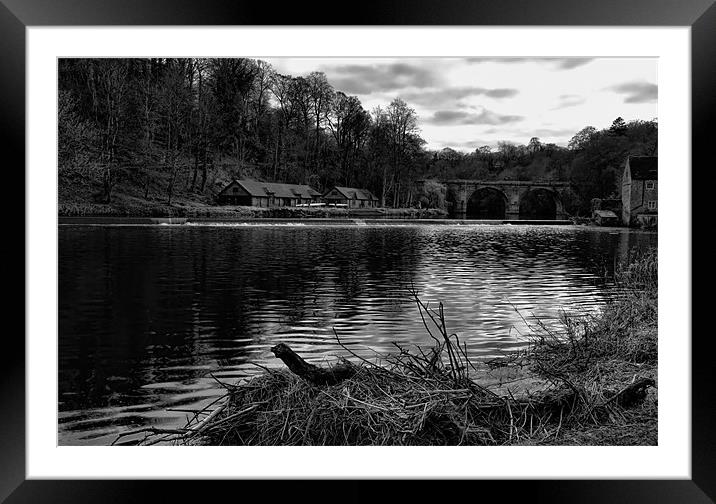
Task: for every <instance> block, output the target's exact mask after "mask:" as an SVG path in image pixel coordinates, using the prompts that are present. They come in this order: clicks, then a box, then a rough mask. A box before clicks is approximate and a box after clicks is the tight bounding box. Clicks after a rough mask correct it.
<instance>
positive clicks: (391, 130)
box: [385, 98, 424, 208]
mask: <svg viewBox="0 0 716 504" xmlns="http://www.w3.org/2000/svg"><path fill="white" fill-rule="evenodd" d="M385 121H386V124H387V131H388V140H389V144H390V150H391V168H392V172H393V173H392V179H393V183H392V186H393V206H394V207H396V208H397V207H398V206H399V204H400V188H401V178H402V176H403V171H404V168H405V167H406V161H407V158H408V154H409V152H410V150H411V147H415V144H416V143H418V144H419V143H420V142H424V141H423V140H422V139H421V138H420V137H419V136H418V134H419V131H420V130H419V129H418V116H417V114H416V113H415V109H412V108H410V107H408V104H407V103H405V101H403V100H402V99H400V98H395V99H394V100H393V101H391V102H390V104H389V105H388V108H387V109H386V111H385Z"/></svg>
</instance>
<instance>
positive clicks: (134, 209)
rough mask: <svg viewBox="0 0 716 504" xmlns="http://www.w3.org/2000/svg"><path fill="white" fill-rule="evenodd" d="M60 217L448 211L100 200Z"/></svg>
mask: <svg viewBox="0 0 716 504" xmlns="http://www.w3.org/2000/svg"><path fill="white" fill-rule="evenodd" d="M57 213H58V216H59V217H82V218H86V217H92V218H101V217H109V218H122V217H124V218H174V219H176V218H186V219H194V220H197V219H216V220H244V219H279V218H284V219H306V218H351V217H356V218H360V217H383V218H413V219H419V218H441V217H445V216H447V212H446V211H445V210H441V209H435V208H424V209H418V208H351V209H348V208H336V207H274V208H259V207H245V206H214V205H203V204H197V203H186V204H177V205H171V206H169V205H148V204H144V203H142V204H136V205H121V204H117V205H102V204H97V203H81V204H80V203H64V204H60V205H58V209H57Z"/></svg>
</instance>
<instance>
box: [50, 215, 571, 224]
mask: <svg viewBox="0 0 716 504" xmlns="http://www.w3.org/2000/svg"><path fill="white" fill-rule="evenodd" d="M58 224H59V225H61V226H62V225H99V226H102V225H117V226H121V225H160V224H168V225H182V224H197V225H201V224H206V225H211V224H217V225H221V224H227V225H228V224H247V225H250V224H255V225H262V224H266V225H272V224H273V225H277V224H296V225H298V224H305V225H355V226H362V225H405V224H433V225H522V226H534V225H551V226H571V225H574V223H573V222H572V221H570V220H510V219H448V218H443V219H435V218H427V217H426V218H410V217H383V218H370V217H352V218H351V217H293V218H292V217H250V218H247V217H105V216H99V217H94V216H83V217H66V216H58Z"/></svg>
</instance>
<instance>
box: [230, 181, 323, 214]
mask: <svg viewBox="0 0 716 504" xmlns="http://www.w3.org/2000/svg"><path fill="white" fill-rule="evenodd" d="M320 196H321V193H319V192H318V191H316V190H315V189H313V188H312V187H310V186H307V185H305V184H279V183H274V182H259V181H257V180H236V179H234V180H232V181H231V182H229V184H228V185H227V186H226V187H224V189H222V190H221V192H220V193H219V194H218V195H217V201H218V202H219V204H223V205H242V206H256V207H276V206H296V205H299V204H306V203H312V202H314V201H317V200H318V199H319V198H320Z"/></svg>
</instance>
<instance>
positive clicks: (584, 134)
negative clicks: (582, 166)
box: [567, 126, 597, 151]
mask: <svg viewBox="0 0 716 504" xmlns="http://www.w3.org/2000/svg"><path fill="white" fill-rule="evenodd" d="M596 132H597V128H595V127H594V126H587V127H586V128H582V129H581V130H579V132H578V133H577V134H576V135H574V136H573V137H572V139H571V140H570V141H569V144H567V146H568V147H569V149H570V150H573V151H576V150H580V149H583V148H584V147H585V146H586V145H587V144H588V143H589V141H590V140H591V139H592V137H593V136H594V134H595V133H596Z"/></svg>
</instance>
